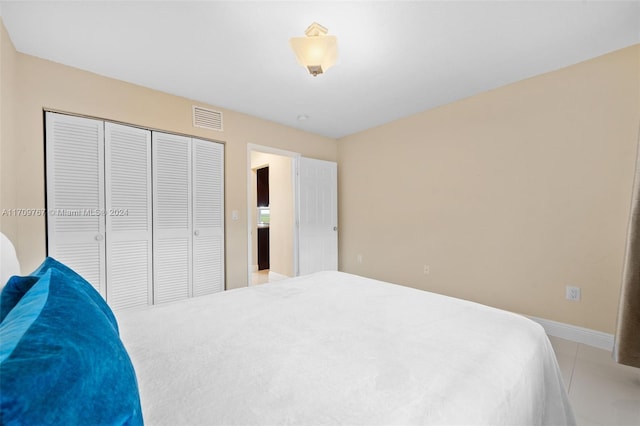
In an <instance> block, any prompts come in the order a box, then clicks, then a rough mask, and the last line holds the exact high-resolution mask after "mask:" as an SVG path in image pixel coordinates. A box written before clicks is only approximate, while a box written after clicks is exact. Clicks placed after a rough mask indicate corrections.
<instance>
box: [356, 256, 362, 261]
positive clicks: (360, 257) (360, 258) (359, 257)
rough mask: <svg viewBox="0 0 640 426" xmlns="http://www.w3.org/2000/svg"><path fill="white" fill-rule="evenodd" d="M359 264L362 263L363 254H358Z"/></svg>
mask: <svg viewBox="0 0 640 426" xmlns="http://www.w3.org/2000/svg"><path fill="white" fill-rule="evenodd" d="M356 259H357V260H358V263H362V254H358V256H357V258H356Z"/></svg>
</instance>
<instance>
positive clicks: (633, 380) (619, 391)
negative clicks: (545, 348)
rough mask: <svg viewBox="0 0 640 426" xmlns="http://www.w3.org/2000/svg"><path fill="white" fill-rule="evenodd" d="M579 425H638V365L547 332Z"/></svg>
mask: <svg viewBox="0 0 640 426" xmlns="http://www.w3.org/2000/svg"><path fill="white" fill-rule="evenodd" d="M549 340H550V341H551V345H552V346H553V349H554V351H555V353H556V358H557V359H558V364H559V366H560V371H561V372H562V378H563V379H564V384H565V388H566V389H567V392H568V394H569V400H570V401H571V405H572V406H573V411H574V413H575V415H576V420H577V423H578V425H579V426H592V425H602V426H617V425H633V426H639V425H640V369H638V368H633V367H627V366H624V365H620V364H617V363H616V362H615V361H613V359H612V358H611V352H609V351H605V350H603V349H598V348H595V347H593V346H588V345H584V344H582V343H576V342H572V341H569V340H564V339H560V338H558V337H553V336H549Z"/></svg>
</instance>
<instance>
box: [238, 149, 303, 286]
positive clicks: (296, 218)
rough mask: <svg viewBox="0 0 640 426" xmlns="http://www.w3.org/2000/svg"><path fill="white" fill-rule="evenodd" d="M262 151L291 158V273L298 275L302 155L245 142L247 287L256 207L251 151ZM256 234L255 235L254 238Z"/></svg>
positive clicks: (251, 265) (248, 284)
mask: <svg viewBox="0 0 640 426" xmlns="http://www.w3.org/2000/svg"><path fill="white" fill-rule="evenodd" d="M253 151H256V152H262V153H265V154H273V155H279V156H282V157H289V158H290V159H291V183H292V187H293V209H294V210H293V233H292V234H293V253H292V256H293V259H292V261H293V275H294V276H298V274H299V270H300V268H299V265H298V259H299V253H298V251H299V235H298V224H299V222H300V208H299V205H298V200H299V195H300V185H299V182H298V178H297V176H298V167H299V164H300V157H302V155H301V154H300V153H298V152H293V151H286V150H283V149H278V148H272V147H270V146H264V145H257V144H252V143H248V144H247V287H250V286H251V281H252V274H253V246H252V242H253V236H252V232H253V225H254V223H253V221H252V220H251V218H252V217H253V210H254V209H255V208H256V207H255V206H252V204H251V201H252V196H251V194H252V190H253V186H252V185H253V183H254V182H253V179H252V178H253V174H252V169H251V152H253ZM257 237H258V236H257V235H256V236H255V238H257Z"/></svg>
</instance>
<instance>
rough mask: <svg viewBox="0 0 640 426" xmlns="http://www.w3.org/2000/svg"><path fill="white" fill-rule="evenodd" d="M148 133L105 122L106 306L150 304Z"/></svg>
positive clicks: (151, 264) (150, 242)
mask: <svg viewBox="0 0 640 426" xmlns="http://www.w3.org/2000/svg"><path fill="white" fill-rule="evenodd" d="M151 186H152V185H151V132H150V131H149V130H145V129H139V128H136V127H130V126H122V125H118V124H114V123H105V189H106V212H105V213H106V229H107V238H106V259H107V302H109V305H111V306H112V307H113V308H116V309H118V308H129V307H134V306H143V305H147V304H151V303H152V302H153V300H152V279H153V275H152V266H153V263H152V217H151V208H152V205H151Z"/></svg>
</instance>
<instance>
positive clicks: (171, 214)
mask: <svg viewBox="0 0 640 426" xmlns="http://www.w3.org/2000/svg"><path fill="white" fill-rule="evenodd" d="M152 149H153V194H154V195H153V237H154V242H153V259H154V273H153V282H154V290H153V301H154V303H163V302H169V301H173V300H179V299H184V298H187V297H189V296H191V292H192V291H191V288H192V287H191V279H192V272H191V268H192V232H191V229H192V226H191V140H190V139H189V138H186V137H182V136H177V135H169V134H165V133H160V132H153V135H152Z"/></svg>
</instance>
